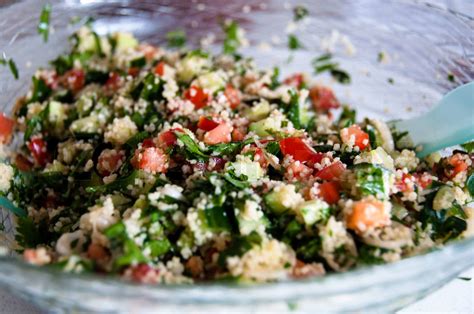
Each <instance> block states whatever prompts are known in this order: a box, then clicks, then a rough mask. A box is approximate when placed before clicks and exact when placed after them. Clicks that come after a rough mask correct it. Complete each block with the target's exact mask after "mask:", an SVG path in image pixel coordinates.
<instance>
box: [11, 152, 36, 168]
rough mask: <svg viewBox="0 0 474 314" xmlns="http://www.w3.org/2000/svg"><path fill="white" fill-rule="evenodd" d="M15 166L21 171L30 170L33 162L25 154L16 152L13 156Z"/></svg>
mask: <svg viewBox="0 0 474 314" xmlns="http://www.w3.org/2000/svg"><path fill="white" fill-rule="evenodd" d="M15 166H16V167H17V168H18V169H20V170H21V171H30V170H31V168H32V167H33V164H32V163H31V162H30V161H29V160H28V159H27V158H26V157H25V156H23V155H21V154H17V155H16V156H15Z"/></svg>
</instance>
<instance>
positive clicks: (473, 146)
mask: <svg viewBox="0 0 474 314" xmlns="http://www.w3.org/2000/svg"><path fill="white" fill-rule="evenodd" d="M461 147H462V148H463V149H464V150H465V151H466V152H468V153H472V152H474V141H472V142H468V143H464V144H461Z"/></svg>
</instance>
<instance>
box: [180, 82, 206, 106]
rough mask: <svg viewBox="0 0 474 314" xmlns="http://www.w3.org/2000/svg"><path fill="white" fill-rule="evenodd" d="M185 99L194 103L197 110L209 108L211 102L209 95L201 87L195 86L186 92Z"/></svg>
mask: <svg viewBox="0 0 474 314" xmlns="http://www.w3.org/2000/svg"><path fill="white" fill-rule="evenodd" d="M184 98H186V99H187V100H189V101H190V102H192V103H193V104H194V106H195V107H196V109H201V108H203V107H205V106H207V103H208V102H209V95H208V94H207V93H205V92H204V90H203V89H202V88H201V87H199V86H194V85H193V86H191V87H190V88H189V89H187V90H186V91H185V92H184Z"/></svg>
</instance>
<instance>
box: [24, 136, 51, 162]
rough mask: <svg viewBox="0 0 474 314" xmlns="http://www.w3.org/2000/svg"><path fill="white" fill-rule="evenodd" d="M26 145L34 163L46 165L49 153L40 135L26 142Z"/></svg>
mask: <svg viewBox="0 0 474 314" xmlns="http://www.w3.org/2000/svg"><path fill="white" fill-rule="evenodd" d="M27 146H28V149H29V150H30V152H31V154H32V155H33V158H34V159H35V161H36V163H37V164H38V165H40V166H42V167H44V166H46V164H47V163H48V161H49V153H48V147H47V145H46V142H45V141H44V140H43V139H42V138H40V137H35V138H32V139H31V140H30V141H29V142H28V145H27Z"/></svg>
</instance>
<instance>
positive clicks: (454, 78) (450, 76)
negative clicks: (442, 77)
mask: <svg viewBox="0 0 474 314" xmlns="http://www.w3.org/2000/svg"><path fill="white" fill-rule="evenodd" d="M447 79H448V81H450V82H452V83H454V82H455V81H456V77H455V76H454V74H453V73H451V72H449V73H448V76H447Z"/></svg>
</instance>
